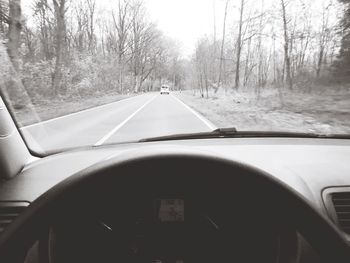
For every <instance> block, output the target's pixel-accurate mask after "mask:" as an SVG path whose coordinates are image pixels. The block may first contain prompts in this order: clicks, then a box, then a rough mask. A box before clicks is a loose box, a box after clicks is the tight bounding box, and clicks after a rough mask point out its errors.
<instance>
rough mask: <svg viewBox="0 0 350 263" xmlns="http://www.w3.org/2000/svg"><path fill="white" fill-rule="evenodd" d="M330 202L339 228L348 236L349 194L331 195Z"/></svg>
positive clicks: (338, 193)
mask: <svg viewBox="0 0 350 263" xmlns="http://www.w3.org/2000/svg"><path fill="white" fill-rule="evenodd" d="M332 202H333V206H334V210H335V213H336V215H337V221H338V224H339V226H340V228H341V229H342V230H343V231H344V232H345V233H347V234H350V192H335V193H332Z"/></svg>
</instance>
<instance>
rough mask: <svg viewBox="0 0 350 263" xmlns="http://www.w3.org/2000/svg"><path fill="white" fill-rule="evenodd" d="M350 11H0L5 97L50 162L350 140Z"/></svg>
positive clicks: (127, 5) (25, 3) (99, 2)
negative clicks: (183, 138)
mask: <svg viewBox="0 0 350 263" xmlns="http://www.w3.org/2000/svg"><path fill="white" fill-rule="evenodd" d="M349 25H350V1H349V0H320V1H314V0H256V1H255V0H254V1H253V0H176V1H173V0H116V1H109V0H74V1H73V0H0V42H1V43H0V76H1V78H0V89H1V95H2V97H3V99H4V100H5V101H6V102H7V105H8V106H9V109H10V111H11V112H12V114H13V116H14V118H15V121H16V122H17V124H18V127H19V129H20V131H21V133H22V135H23V137H24V138H25V140H26V142H27V144H28V146H29V147H30V148H32V149H33V150H34V151H41V152H50V151H57V150H63V149H67V148H74V147H79V146H99V145H104V144H110V143H121V142H131V141H132V142H136V141H138V140H140V139H145V138H149V137H156V136H165V135H173V134H179V133H197V132H208V131H212V130H214V129H217V128H224V127H235V128H236V129H237V130H238V131H287V132H307V133H315V134H319V133H321V134H348V133H349V132H350V118H349V113H350V38H349V36H350V26H349Z"/></svg>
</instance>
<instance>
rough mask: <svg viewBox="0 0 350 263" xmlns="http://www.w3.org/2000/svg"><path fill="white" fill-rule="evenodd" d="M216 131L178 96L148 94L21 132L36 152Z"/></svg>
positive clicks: (67, 116) (26, 128) (59, 118)
mask: <svg viewBox="0 0 350 263" xmlns="http://www.w3.org/2000/svg"><path fill="white" fill-rule="evenodd" d="M215 128H216V127H215V126H214V125H213V124H212V123H211V122H210V121H208V120H206V119H205V118H204V117H203V116H201V115H200V114H199V113H197V112H196V111H194V110H193V109H191V108H190V107H189V106H187V105H186V104H184V103H183V102H182V101H181V100H179V99H178V98H177V97H176V96H175V95H173V94H170V95H160V94H159V93H147V94H143V95H139V96H135V97H131V98H128V99H125V100H121V101H117V102H114V103H110V104H106V105H103V106H99V107H94V108H91V109H88V110H84V111H80V112H76V113H73V114H68V115H65V116H62V117H58V118H55V119H51V120H48V121H44V122H41V123H38V124H33V125H29V126H26V127H23V128H21V130H22V132H23V134H24V135H25V137H27V138H28V141H29V144H30V146H32V147H33V148H35V149H37V150H57V149H65V148H72V147H77V146H87V145H95V146H99V145H103V144H111V143H118V142H130V141H137V140H140V139H143V138H149V137H155V136H163V135H171V134H176V133H191V132H204V131H211V130H213V129H215ZM36 142H38V143H36Z"/></svg>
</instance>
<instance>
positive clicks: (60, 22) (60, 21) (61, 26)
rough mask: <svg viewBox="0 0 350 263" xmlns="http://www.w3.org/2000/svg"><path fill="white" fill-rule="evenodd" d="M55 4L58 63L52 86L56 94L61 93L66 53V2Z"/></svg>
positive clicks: (56, 0) (56, 2)
mask: <svg viewBox="0 0 350 263" xmlns="http://www.w3.org/2000/svg"><path fill="white" fill-rule="evenodd" d="M58 1H59V3H58ZM53 4H54V8H55V18H56V63H55V70H54V73H53V79H52V86H53V90H54V92H55V93H57V92H59V89H60V85H61V80H62V66H63V55H64V52H65V33H66V32H65V31H66V27H65V18H64V15H65V0H53Z"/></svg>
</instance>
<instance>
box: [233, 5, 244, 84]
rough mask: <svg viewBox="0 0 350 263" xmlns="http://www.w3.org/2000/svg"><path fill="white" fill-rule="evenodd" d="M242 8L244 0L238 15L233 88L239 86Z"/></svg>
mask: <svg viewBox="0 0 350 263" xmlns="http://www.w3.org/2000/svg"><path fill="white" fill-rule="evenodd" d="M243 9H244V0H241V10H240V15H239V27H238V39H237V54H236V75H235V89H238V88H239V72H240V65H241V51H242V26H243Z"/></svg>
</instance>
